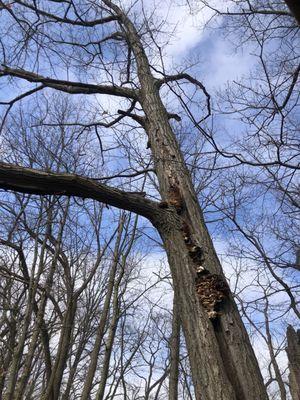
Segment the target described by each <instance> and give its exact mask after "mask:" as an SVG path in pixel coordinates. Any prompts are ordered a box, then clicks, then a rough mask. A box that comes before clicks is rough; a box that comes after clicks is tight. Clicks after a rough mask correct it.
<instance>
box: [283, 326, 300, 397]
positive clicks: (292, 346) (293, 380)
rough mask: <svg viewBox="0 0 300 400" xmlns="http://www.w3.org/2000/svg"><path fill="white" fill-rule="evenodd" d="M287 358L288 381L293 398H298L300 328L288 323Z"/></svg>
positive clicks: (299, 386)
mask: <svg viewBox="0 0 300 400" xmlns="http://www.w3.org/2000/svg"><path fill="white" fill-rule="evenodd" d="M286 352H287V355H288V360H289V370H290V374H289V383H290V391H291V395H292V399H293V400H299V399H300V330H298V331H297V332H296V331H295V329H294V328H293V327H292V326H291V325H289V326H288V328H287V348H286Z"/></svg>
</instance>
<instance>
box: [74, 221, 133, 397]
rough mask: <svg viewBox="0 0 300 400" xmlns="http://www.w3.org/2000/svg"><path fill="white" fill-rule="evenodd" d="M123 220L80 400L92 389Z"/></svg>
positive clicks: (117, 257) (110, 296)
mask: <svg viewBox="0 0 300 400" xmlns="http://www.w3.org/2000/svg"><path fill="white" fill-rule="evenodd" d="M124 222H125V216H124V215H123V216H122V218H121V221H120V223H119V229H118V236H117V240H116V244H115V249H114V259H113V264H112V266H111V271H110V275H109V280H108V288H107V294H106V297H105V301H104V306H103V310H102V314H101V318H100V322H99V326H98V330H97V334H96V339H95V343H94V348H93V351H92V354H91V359H90V365H89V368H88V372H87V376H86V379H85V383H84V387H83V391H82V397H81V400H88V399H89V398H90V397H89V396H90V392H91V389H92V384H93V379H94V375H95V371H96V368H97V362H98V357H99V351H100V347H101V342H102V339H103V336H104V330H105V326H106V323H107V318H108V315H109V309H110V305H111V304H110V302H111V298H112V294H113V289H114V281H115V277H116V273H117V267H118V262H119V257H120V253H119V247H120V243H121V238H122V232H123V228H124Z"/></svg>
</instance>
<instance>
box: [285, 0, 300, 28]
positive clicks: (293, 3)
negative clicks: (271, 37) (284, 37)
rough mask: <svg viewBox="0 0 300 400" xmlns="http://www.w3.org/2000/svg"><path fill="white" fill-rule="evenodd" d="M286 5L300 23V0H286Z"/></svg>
mask: <svg viewBox="0 0 300 400" xmlns="http://www.w3.org/2000/svg"><path fill="white" fill-rule="evenodd" d="M285 3H286V5H287V6H288V8H289V10H290V11H291V13H292V14H293V16H294V17H295V19H296V21H297V22H298V24H299V25H300V1H299V0H285Z"/></svg>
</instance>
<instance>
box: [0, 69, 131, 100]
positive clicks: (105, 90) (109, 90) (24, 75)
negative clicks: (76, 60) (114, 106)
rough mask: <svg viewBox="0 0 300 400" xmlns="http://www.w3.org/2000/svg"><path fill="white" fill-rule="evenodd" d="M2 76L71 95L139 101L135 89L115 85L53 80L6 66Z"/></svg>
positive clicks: (0, 70)
mask: <svg viewBox="0 0 300 400" xmlns="http://www.w3.org/2000/svg"><path fill="white" fill-rule="evenodd" d="M1 76H14V77H17V78H21V79H25V80H26V81H29V82H35V83H42V84H43V85H44V86H47V87H50V88H52V89H56V90H60V91H62V92H66V93H70V94H108V95H112V96H119V97H126V98H128V97H129V98H131V99H137V92H136V91H135V90H133V89H129V88H123V87H119V86H115V85H96V84H92V83H82V82H72V81H65V80H60V79H52V78H48V77H44V76H42V75H38V74H35V73H34V72H30V71H26V70H23V69H17V68H10V67H8V66H6V65H2V69H0V77H1Z"/></svg>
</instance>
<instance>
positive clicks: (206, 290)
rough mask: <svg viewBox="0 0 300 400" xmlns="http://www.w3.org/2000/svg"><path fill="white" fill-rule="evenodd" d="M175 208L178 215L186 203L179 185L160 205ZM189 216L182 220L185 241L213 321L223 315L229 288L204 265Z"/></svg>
mask: <svg viewBox="0 0 300 400" xmlns="http://www.w3.org/2000/svg"><path fill="white" fill-rule="evenodd" d="M169 206H173V207H174V208H175V210H176V212H177V214H179V215H181V214H182V213H183V211H184V202H183V199H182V196H181V194H180V190H179V187H178V186H177V185H174V184H173V185H170V189H169V196H168V201H164V202H161V203H160V207H161V208H167V207H169ZM188 219H189V218H188V216H186V217H185V218H182V220H183V221H182V226H181V231H182V234H183V240H184V242H185V245H186V247H187V249H188V254H189V257H190V258H191V260H192V261H193V264H194V266H195V272H196V278H195V287H196V292H197V296H198V299H199V301H200V302H201V304H202V305H203V307H204V309H205V310H206V312H207V315H208V317H209V318H210V319H211V320H214V319H216V318H217V317H218V316H220V315H221V305H222V303H224V301H225V300H226V299H227V298H228V297H229V293H230V291H229V287H228V284H227V282H226V281H225V280H224V279H223V277H222V276H220V275H217V274H212V273H210V272H209V271H208V270H207V269H206V268H205V267H204V266H203V265H204V262H205V257H204V251H203V249H202V248H201V247H200V246H198V245H197V244H195V243H194V241H193V238H192V234H191V231H190V224H189V223H188V222H187V221H186V220H188Z"/></svg>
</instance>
